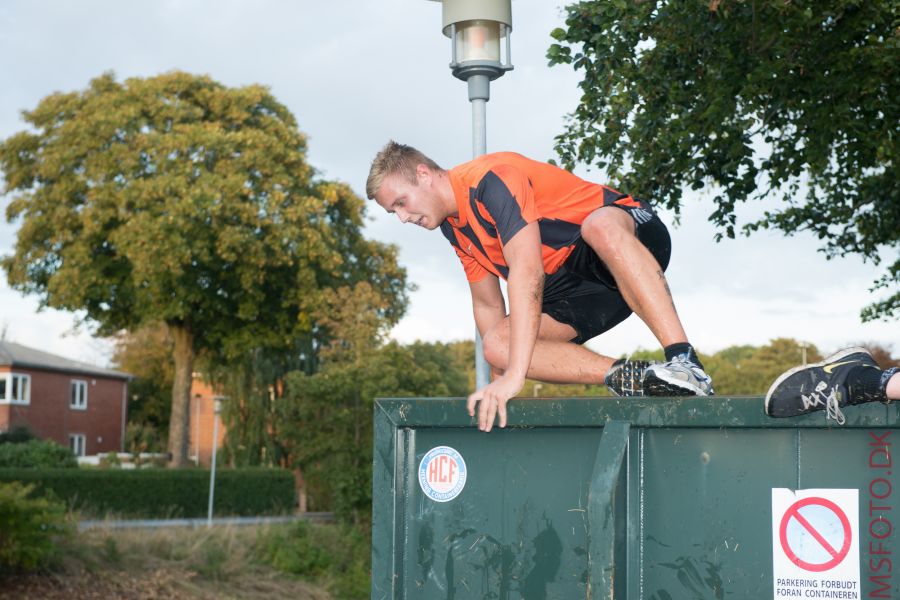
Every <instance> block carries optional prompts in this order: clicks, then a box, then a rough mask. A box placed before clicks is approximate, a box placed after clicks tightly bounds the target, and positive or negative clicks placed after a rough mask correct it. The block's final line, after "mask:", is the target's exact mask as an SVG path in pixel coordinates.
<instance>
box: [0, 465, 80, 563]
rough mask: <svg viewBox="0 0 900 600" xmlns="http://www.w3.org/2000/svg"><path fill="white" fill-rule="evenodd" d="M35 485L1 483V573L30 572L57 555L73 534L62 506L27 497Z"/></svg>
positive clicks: (43, 499)
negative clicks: (64, 542)
mask: <svg viewBox="0 0 900 600" xmlns="http://www.w3.org/2000/svg"><path fill="white" fill-rule="evenodd" d="M33 489H34V486H31V485H22V484H21V483H17V482H13V483H0V572H5V571H16V570H33V569H36V568H39V567H43V566H46V565H47V564H49V563H50V562H51V561H52V560H53V559H54V558H55V556H56V552H57V548H58V542H59V541H60V538H65V537H69V536H71V535H72V532H73V531H74V527H73V525H72V524H71V523H69V522H67V521H66V507H65V505H64V504H63V503H61V502H57V501H53V500H49V499H47V498H32V497H30V495H31V492H32V491H33Z"/></svg>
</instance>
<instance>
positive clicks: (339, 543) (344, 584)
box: [254, 521, 371, 599]
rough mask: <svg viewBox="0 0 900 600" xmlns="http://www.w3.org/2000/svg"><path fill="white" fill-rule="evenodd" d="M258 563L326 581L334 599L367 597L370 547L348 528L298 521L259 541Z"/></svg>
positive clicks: (365, 539) (266, 533) (368, 590)
mask: <svg viewBox="0 0 900 600" xmlns="http://www.w3.org/2000/svg"><path fill="white" fill-rule="evenodd" d="M254 552H255V554H256V556H257V560H259V561H260V562H262V563H264V564H267V565H270V566H272V567H274V568H276V569H278V570H279V571H282V572H285V573H289V574H291V575H296V576H299V577H302V578H303V579H307V580H315V581H317V582H322V581H324V583H325V585H326V587H327V588H328V590H329V591H330V592H331V593H332V594H333V595H334V597H335V598H346V599H355V598H368V597H369V592H370V591H371V590H370V579H369V564H370V545H369V541H368V538H367V537H366V536H365V535H364V534H362V533H361V532H360V530H359V529H357V528H354V527H352V526H349V525H316V524H310V523H307V522H306V521H297V522H296V523H294V524H292V525H291V526H290V527H285V528H278V529H270V530H267V531H265V532H264V533H262V534H261V535H260V536H259V538H258V539H257V543H256V547H255V550H254Z"/></svg>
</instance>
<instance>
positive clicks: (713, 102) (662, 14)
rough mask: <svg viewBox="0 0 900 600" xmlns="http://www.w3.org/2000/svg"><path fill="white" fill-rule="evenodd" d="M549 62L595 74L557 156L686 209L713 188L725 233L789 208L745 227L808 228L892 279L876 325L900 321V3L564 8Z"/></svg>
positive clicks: (876, 310) (721, 0) (606, 3)
mask: <svg viewBox="0 0 900 600" xmlns="http://www.w3.org/2000/svg"><path fill="white" fill-rule="evenodd" d="M567 11H568V17H567V19H566V27H565V28H560V29H556V30H554V31H553V33H552V36H553V37H554V38H555V39H556V40H557V41H558V43H556V44H553V45H552V46H551V47H550V49H549V52H548V58H549V59H550V63H551V64H559V63H565V64H571V65H572V66H573V67H574V68H575V69H576V70H577V71H580V72H582V73H583V80H582V81H581V83H580V86H581V89H582V92H583V94H582V96H581V101H580V103H579V105H578V106H577V108H576V109H575V111H574V113H572V114H571V115H570V118H569V122H568V125H567V127H566V129H565V131H564V132H563V133H562V134H561V135H560V136H558V138H557V146H556V149H557V151H558V153H559V155H560V157H561V159H562V161H563V163H564V164H565V165H567V166H570V167H571V166H572V165H574V164H575V163H576V162H586V163H592V164H596V165H597V166H599V167H601V168H605V169H606V170H607V172H608V173H609V175H610V177H611V178H612V179H613V180H614V181H616V182H617V183H618V184H619V185H621V186H622V187H623V188H624V189H627V190H628V191H629V192H631V193H634V194H636V195H643V196H644V197H647V198H653V199H654V201H656V202H658V203H660V204H663V205H665V206H667V207H668V208H671V209H673V210H675V211H677V210H678V208H679V206H680V203H681V201H682V194H683V193H684V191H685V190H686V189H692V190H697V189H700V188H702V187H704V186H708V185H714V186H715V190H716V195H715V203H716V209H715V211H714V212H713V213H712V215H711V216H710V219H711V221H712V222H713V223H715V224H716V225H717V226H719V228H720V232H721V233H720V234H719V237H720V238H721V236H722V235H727V236H728V237H734V235H735V231H736V228H739V229H740V228H741V227H740V224H739V223H738V219H737V217H736V208H737V206H738V204H739V203H742V202H746V201H753V200H761V199H763V198H770V197H780V198H781V200H782V202H781V203H780V204H774V205H773V204H769V205H767V206H769V207H770V209H769V210H768V211H766V212H765V214H764V215H763V216H762V217H761V218H758V219H756V220H751V221H749V222H747V223H743V225H742V229H743V231H744V232H747V233H749V232H752V231H756V230H758V229H759V228H775V229H779V230H781V231H783V232H785V233H787V234H791V233H794V232H797V231H802V230H807V231H810V232H812V233H813V234H814V235H815V236H817V237H818V238H819V239H820V240H822V246H821V250H822V251H823V252H824V253H825V254H826V256H827V257H828V258H832V257H834V256H843V255H846V254H857V255H859V256H861V257H862V258H863V259H864V260H870V261H872V262H873V263H875V264H878V263H879V262H880V261H882V260H884V261H886V263H887V272H886V273H885V274H884V275H883V277H881V278H880V279H879V280H878V281H876V282H875V284H874V286H873V291H874V290H876V289H884V290H887V296H886V297H883V298H882V299H879V300H876V301H875V302H874V303H873V304H871V305H869V306H867V307H866V308H865V309H863V311H862V318H863V320H871V319H876V318H884V319H891V318H894V317H897V316H900V286H898V284H900V253H898V249H900V177H898V175H900V164H898V155H900V152H898V149H900V135H898V133H900V132H898V128H897V124H898V123H900V28H898V26H897V25H898V22H900V4H898V3H897V2H896V0H871V1H866V2H862V1H860V0H819V1H816V2H809V1H801V2H796V1H789V0H742V1H735V0H704V1H702V2H701V1H697V0H694V1H691V2H684V1H675V0H649V1H644V2H629V1H627V0H591V1H585V2H578V3H575V4H572V5H570V6H569V7H568V8H567Z"/></svg>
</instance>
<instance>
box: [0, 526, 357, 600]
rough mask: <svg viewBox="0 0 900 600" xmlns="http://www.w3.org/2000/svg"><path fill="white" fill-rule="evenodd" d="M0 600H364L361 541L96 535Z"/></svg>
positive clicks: (289, 535) (88, 534)
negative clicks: (337, 599)
mask: <svg viewBox="0 0 900 600" xmlns="http://www.w3.org/2000/svg"><path fill="white" fill-rule="evenodd" d="M60 550H61V552H60V553H59V558H58V559H57V561H56V564H54V565H52V566H51V567H50V568H49V569H47V570H46V571H45V572H44V573H42V574H40V575H29V576H18V577H15V578H13V580H12V581H6V582H0V583H2V585H0V598H42V599H44V598H46V599H48V600H50V599H54V598H66V599H67V600H69V599H72V598H95V597H96V598H110V597H116V598H123V599H130V598H147V599H150V598H172V599H207V598H208V599H213V598H215V599H217V600H218V599H223V600H224V599H230V598H234V599H238V598H240V599H248V600H257V599H259V600H262V599H263V598H265V599H274V600H279V599H282V598H283V599H285V600H287V599H291V600H328V599H331V598H339V599H342V600H343V599H347V600H351V599H354V598H365V597H367V596H368V589H369V588H368V577H369V575H368V552H369V545H368V540H367V539H366V538H365V536H363V535H362V534H360V533H359V532H358V531H356V530H353V529H351V528H348V527H343V526H339V525H321V524H308V523H306V522H296V523H291V524H275V525H263V526H233V525H226V526H216V527H213V528H211V529H206V528H197V529H192V528H168V529H152V530H151V529H126V530H122V529H120V530H115V529H108V530H107V529H97V530H89V531H85V532H80V533H78V534H76V535H75V536H74V537H73V538H72V539H70V540H68V541H67V542H65V543H63V544H62V546H61V548H60Z"/></svg>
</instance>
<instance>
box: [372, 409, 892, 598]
mask: <svg viewBox="0 0 900 600" xmlns="http://www.w3.org/2000/svg"><path fill="white" fill-rule="evenodd" d="M845 414H846V417H847V422H846V424H845V425H843V426H837V425H836V424H835V423H834V422H833V421H828V420H826V418H825V415H824V413H814V414H811V415H807V416H805V417H800V418H794V419H771V418H768V417H766V416H765V415H764V414H763V410H762V399H761V398H756V397H748V398H724V397H721V398H720V397H713V398H688V399H684V398H682V399H660V398H652V399H651V398H632V399H618V398H590V399H587V398H567V399H554V400H542V399H521V400H516V401H513V402H512V403H510V405H509V425H508V427H507V428H505V429H497V428H495V429H494V430H493V431H491V432H490V433H484V432H481V431H479V430H478V429H477V427H476V426H475V425H474V420H473V419H471V418H470V417H469V416H468V414H467V413H466V410H465V400H464V399H458V398H437V399H435V398H423V399H408V398H407V399H379V400H376V402H375V416H374V418H375V440H374V444H375V448H374V450H375V453H374V470H373V528H372V598H376V599H383V598H427V599H432V598H435V599H437V598H447V599H457V600H461V599H464V598H477V599H488V598H492V599H493V598H496V599H500V600H506V599H518V598H523V599H529V600H530V599H550V598H559V599H564V600H568V599H579V598H614V599H641V600H644V599H646V600H683V599H695V598H696V599H707V598H709V599H725V598H731V599H747V600H757V599H763V598H775V599H778V598H788V597H799V598H860V599H862V598H900V592H898V580H900V577H898V575H897V570H898V569H900V560H898V558H897V556H896V555H897V554H898V553H900V548H898V544H897V539H898V536H897V533H896V532H895V531H894V525H895V524H897V523H896V521H897V512H898V511H897V506H898V504H897V494H898V493H900V492H895V489H896V487H897V486H896V483H897V475H896V473H895V471H894V469H893V443H894V441H895V440H896V439H897V438H896V435H895V434H896V430H897V427H898V425H900V409H898V406H897V405H896V404H894V405H887V406H885V405H881V404H869V405H865V406H860V407H852V408H850V409H847V410H846V411H845ZM898 526H900V524H898Z"/></svg>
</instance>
